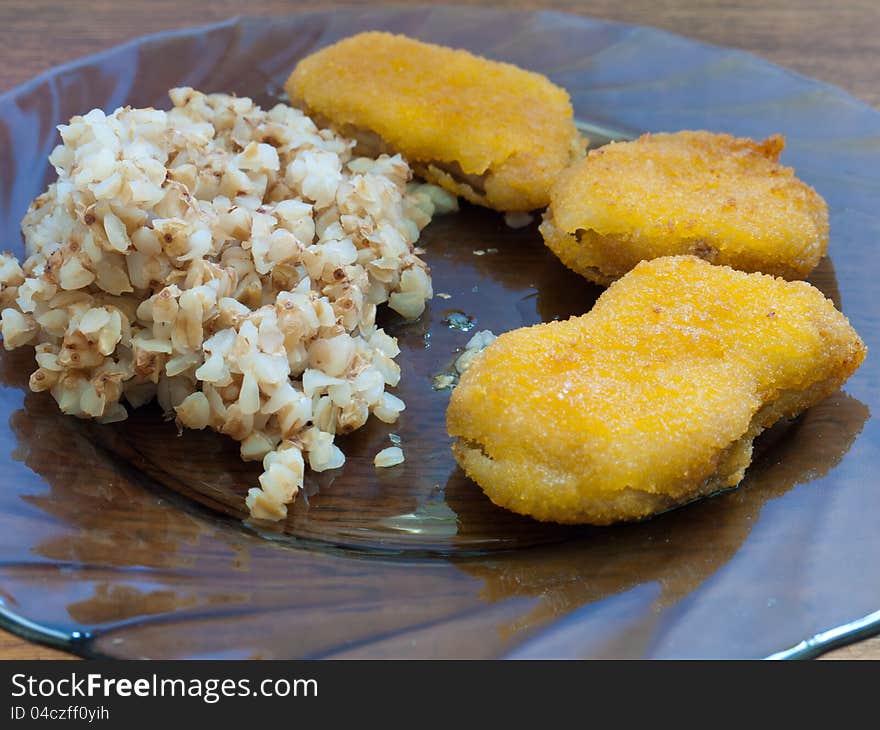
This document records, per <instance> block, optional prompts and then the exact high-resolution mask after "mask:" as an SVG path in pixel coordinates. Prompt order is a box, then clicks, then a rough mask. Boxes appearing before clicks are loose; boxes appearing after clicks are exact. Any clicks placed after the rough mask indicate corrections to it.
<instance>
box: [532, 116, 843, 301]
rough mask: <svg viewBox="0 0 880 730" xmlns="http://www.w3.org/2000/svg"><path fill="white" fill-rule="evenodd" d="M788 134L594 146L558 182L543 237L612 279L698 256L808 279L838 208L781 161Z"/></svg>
mask: <svg viewBox="0 0 880 730" xmlns="http://www.w3.org/2000/svg"><path fill="white" fill-rule="evenodd" d="M784 146H785V139H784V137H782V136H781V135H776V136H773V137H769V138H767V139H765V140H764V141H763V142H760V143H756V142H754V141H752V140H750V139H738V138H736V137H731V136H730V135H727V134H712V133H710V132H676V133H675V134H646V135H644V136H642V137H639V139H637V140H635V141H634V142H618V143H613V144H609V145H606V146H604V147H600V148H599V149H596V150H593V151H591V152H590V154H589V155H588V156H587V157H586V158H584V159H583V160H581V161H580V162H578V163H576V164H574V165H572V166H571V167H570V168H569V169H567V170H566V171H565V172H564V173H563V174H562V175H561V176H560V178H559V180H558V181H557V182H556V184H555V185H554V186H553V188H552V190H551V193H550V207H549V208H548V209H547V211H546V212H545V214H544V222H543V223H542V225H541V233H542V234H543V236H544V241H545V243H546V244H547V246H549V247H550V249H551V250H552V251H553V252H554V253H555V254H556V255H557V256H558V257H559V258H560V259H561V260H562V262H563V263H564V264H565V265H566V266H568V267H569V268H570V269H572V270H574V271H576V272H577V273H579V274H581V275H582V276H585V277H586V278H587V279H590V280H591V281H594V282H596V283H599V284H606V285H607V284H610V283H611V282H612V281H614V280H615V279H617V278H619V277H621V276H623V275H624V274H625V273H626V272H627V271H629V270H630V269H632V268H633V267H634V266H635V265H636V264H637V263H638V262H639V261H643V260H646V259H653V258H657V257H659V256H672V255H676V254H693V255H695V256H699V257H700V258H703V259H706V260H707V261H710V262H712V263H714V264H724V265H727V266H732V267H733V268H735V269H740V270H742V271H761V272H763V273H765V274H773V275H774V276H782V277H784V278H786V279H801V278H804V277H805V276H806V275H807V274H809V273H810V271H812V270H813V268H814V267H815V266H816V264H817V263H819V259H821V258H822V256H823V254H824V253H825V249H826V248H827V247H828V207H827V206H826V205H825V201H824V200H823V199H822V197H821V196H820V195H819V194H818V193H817V192H816V191H815V190H813V188H811V187H810V186H809V185H807V184H805V183H803V182H801V181H800V180H798V179H797V178H796V177H795V176H794V173H793V171H792V169H791V168H789V167H783V166H782V165H780V164H778V162H777V159H778V158H779V153H780V152H782V148H783V147H784Z"/></svg>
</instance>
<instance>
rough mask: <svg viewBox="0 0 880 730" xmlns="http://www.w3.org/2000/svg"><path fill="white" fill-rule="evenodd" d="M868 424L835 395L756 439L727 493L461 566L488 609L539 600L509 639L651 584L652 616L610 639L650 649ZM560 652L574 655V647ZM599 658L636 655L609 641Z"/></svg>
mask: <svg viewBox="0 0 880 730" xmlns="http://www.w3.org/2000/svg"><path fill="white" fill-rule="evenodd" d="M869 416H870V413H869V410H868V407H867V406H866V405H865V404H863V403H862V402H861V401H858V400H856V399H855V398H852V397H850V396H849V395H847V394H846V393H844V392H838V393H836V394H834V395H832V396H830V397H829V398H827V399H826V400H825V401H823V402H822V403H820V404H818V405H816V406H814V407H813V408H811V409H809V410H808V411H806V412H805V413H804V414H802V415H801V416H800V417H798V418H797V419H795V420H794V421H792V422H782V423H780V424H777V425H776V426H774V427H773V428H771V429H769V430H768V431H766V432H765V433H764V434H762V436H760V437H759V438H758V439H757V440H756V442H755V450H756V455H755V459H754V461H753V463H752V465H751V466H750V467H749V468H748V470H747V471H746V476H745V479H744V480H743V481H742V482H741V483H740V485H739V486H737V487H735V488H733V489H730V490H726V491H724V492H721V493H719V494H717V495H715V496H713V497H709V498H706V499H703V500H700V501H698V502H694V503H691V504H689V505H685V506H683V507H679V508H677V509H675V510H672V511H670V512H667V513H665V514H662V515H659V516H657V517H654V518H652V519H649V520H645V521H644V522H640V523H635V524H628V525H614V526H610V527H601V528H593V529H592V530H590V531H589V532H587V534H584V535H583V536H581V537H580V538H579V539H577V540H574V541H571V542H570V543H569V544H568V545H566V548H565V549H564V550H556V551H554V550H551V549H548V548H536V549H535V550H530V551H528V552H526V553H523V554H520V555H518V556H517V557H516V560H511V559H510V556H508V555H505V554H498V555H494V556H488V557H485V558H479V559H471V560H461V561H459V562H458V565H459V567H460V568H461V569H462V570H463V571H465V572H467V573H468V574H469V575H472V576H478V577H480V578H482V579H483V580H484V581H485V585H484V588H483V593H482V595H483V597H484V598H485V599H486V600H487V601H488V602H489V603H495V602H499V601H504V600H507V599H510V598H512V597H514V596H517V597H531V598H536V599H538V603H537V604H536V605H535V607H534V608H533V609H532V610H531V611H530V612H529V613H528V614H523V615H521V616H519V617H517V618H516V619H515V620H514V621H513V622H510V623H508V624H506V625H504V626H503V627H502V628H501V631H502V632H504V633H505V634H506V635H508V636H523V635H529V634H537V635H540V629H541V627H543V626H547V625H549V624H550V623H552V622H554V621H555V620H557V619H559V618H561V617H562V616H565V615H567V614H570V613H571V612H573V611H576V610H577V609H579V608H581V607H584V606H587V605H590V604H593V603H597V602H599V601H602V600H603V599H606V598H609V597H611V596H618V595H622V594H625V593H626V592H628V591H631V590H633V589H635V588H637V587H639V586H645V585H648V584H652V583H654V584H656V585H657V586H658V587H659V592H658V594H657V596H656V598H655V599H653V604H654V609H655V610H653V611H652V612H651V613H650V615H649V616H648V617H647V618H643V619H642V623H641V624H640V625H638V626H635V627H630V629H629V630H628V631H626V632H623V634H622V635H621V636H618V637H616V638H615V641H618V642H619V641H624V642H627V643H628V644H631V643H633V642H639V641H645V642H647V641H648V639H649V637H650V636H651V634H652V630H653V628H654V626H653V625H652V622H653V621H659V620H660V618H659V617H660V614H661V610H662V609H664V608H667V607H670V606H673V605H675V604H677V603H678V602H680V601H681V600H682V599H683V598H684V597H686V596H687V595H689V594H690V593H692V592H693V591H694V590H696V589H697V588H698V587H699V586H700V585H702V584H703V583H704V582H706V581H707V580H708V579H709V578H711V576H712V575H714V574H715V573H716V572H718V571H719V570H720V569H721V568H722V567H723V566H724V565H725V564H726V563H727V562H728V561H729V560H730V559H731V558H732V557H733V556H734V555H736V553H737V552H738V551H739V549H740V548H741V547H742V545H743V544H744V543H745V542H746V540H747V538H748V536H749V533H750V532H751V530H752V527H753V526H754V525H755V524H756V523H757V521H758V518H759V516H760V513H761V510H762V509H763V508H764V506H765V505H766V504H767V503H768V502H770V501H772V500H774V499H777V498H779V497H781V496H783V495H784V494H786V493H787V492H789V491H790V490H791V489H792V488H794V487H795V486H797V485H808V484H810V483H811V482H814V481H816V480H821V479H822V478H823V477H824V476H825V475H827V474H828V473H829V472H830V471H831V470H832V469H833V468H834V467H835V466H836V465H837V464H838V463H839V462H840V460H841V459H842V458H843V457H844V455H845V454H846V453H847V452H848V451H849V449H850V447H851V446H852V445H853V443H854V442H855V440H856V439H857V437H858V435H859V434H860V433H861V431H862V428H863V426H864V424H865V422H866V421H867V420H868V418H869ZM811 486H812V485H811ZM816 488H821V485H817V487H816ZM792 549H794V548H792ZM609 636H611V634H609ZM590 651H591V656H592V655H593V654H592V652H593V651H595V649H594V648H593V649H591V650H590ZM566 653H567V654H570V655H571V656H572V657H575V656H577V655H578V647H577V646H576V645H572V646H570V647H568V648H567V649H566ZM600 653H603V654H606V655H607V656H620V655H624V654H625V655H639V654H640V652H639V651H636V652H633V651H631V647H630V650H627V651H624V647H622V646H618V645H616V644H613V642H610V643H609V644H608V646H605V647H603V648H602V651H601V652H600Z"/></svg>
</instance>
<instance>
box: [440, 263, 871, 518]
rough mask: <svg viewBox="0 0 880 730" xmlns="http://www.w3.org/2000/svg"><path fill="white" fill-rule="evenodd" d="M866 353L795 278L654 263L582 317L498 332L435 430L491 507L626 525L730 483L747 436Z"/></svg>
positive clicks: (793, 409)
mask: <svg viewBox="0 0 880 730" xmlns="http://www.w3.org/2000/svg"><path fill="white" fill-rule="evenodd" d="M864 357H865V346H864V344H863V343H862V341H861V340H860V339H859V337H858V335H857V334H856V332H855V331H854V330H853V329H852V327H851V326H850V325H849V322H848V321H847V319H846V317H844V316H843V315H842V314H841V313H840V312H838V311H837V310H836V309H835V308H834V305H833V304H832V303H831V302H830V301H829V300H828V299H826V298H825V297H824V296H823V295H822V293H821V292H820V291H819V290H818V289H815V288H814V287H812V286H810V285H809V284H807V283H806V282H800V281H799V282H787V281H784V280H782V279H778V278H773V277H770V276H766V275H762V274H745V273H742V272H739V271H734V270H733V269H730V268H728V267H722V266H713V265H711V264H708V263H706V262H705V261H702V260H701V259H698V258H696V257H694V256H674V257H664V258H659V259H654V260H653V261H649V262H643V263H640V264H638V265H637V266H636V267H635V269H633V270H632V271H631V272H630V273H629V274H627V275H626V276H624V277H623V278H622V279H620V280H619V281H618V282H616V283H614V284H613V285H612V286H611V287H610V288H609V289H608V290H607V291H606V292H605V293H604V294H603V295H602V296H601V297H600V298H599V300H598V301H597V302H596V305H595V307H594V308H593V309H592V310H591V311H590V312H589V313H587V314H585V315H583V316H581V317H575V318H572V319H569V320H567V321H565V322H551V323H548V324H541V325H536V326H534V327H528V328H523V329H519V330H515V331H513V332H509V333H507V334H504V335H501V336H500V337H499V338H498V339H497V340H496V341H495V342H494V343H493V344H491V345H490V346H489V347H488V348H487V349H486V350H485V351H484V352H483V353H482V354H481V355H479V356H478V357H477V358H476V360H475V361H474V363H473V365H471V367H470V368H469V369H468V370H467V372H466V373H465V374H464V375H463V376H462V378H461V382H460V383H459V385H458V386H457V387H456V389H455V390H454V391H453V393H452V400H451V402H450V404H449V409H448V411H447V428H448V431H449V434H450V435H451V436H453V437H456V438H457V441H456V442H455V444H454V446H453V450H454V452H455V456H456V459H457V460H458V463H459V464H460V465H461V466H462V468H464V470H465V471H466V472H467V474H468V476H469V477H471V478H472V479H473V480H474V481H476V482H477V483H478V484H479V485H480V486H481V487H482V488H483V490H484V491H485V492H486V494H487V495H488V496H489V497H490V499H492V501H493V502H495V503H496V504H498V505H500V506H502V507H506V508H508V509H511V510H513V511H514V512H519V513H521V514H526V515H531V516H532V517H535V518H537V519H539V520H548V521H556V522H566V523H592V524H608V523H611V522H616V521H621V520H633V519H639V518H642V517H646V516H648V515H651V514H654V513H657V512H660V511H663V510H665V509H668V508H670V507H673V506H675V505H678V504H682V503H684V502H687V501H690V500H692V499H694V498H696V497H699V496H703V495H706V494H710V493H712V492H715V491H718V490H719V489H723V488H725V487H730V486H733V485H735V484H737V483H738V482H739V481H740V480H741V479H742V477H743V472H744V470H745V468H746V467H747V466H748V464H749V463H750V461H751V453H752V441H753V439H754V438H755V436H756V435H757V434H759V433H760V432H761V431H762V430H764V429H765V428H767V427H769V426H771V425H772V424H773V423H774V422H775V421H777V420H779V419H780V418H787V417H791V416H794V415H795V414H797V413H799V412H800V411H802V410H803V409H805V408H807V407H809V406H810V405H813V404H814V403H817V402H818V401H820V400H821V399H822V398H824V397H825V396H827V395H829V394H830V393H832V392H834V391H835V390H837V389H838V388H839V387H840V385H841V384H842V383H843V382H844V381H845V380H846V379H847V378H848V377H849V376H850V375H851V374H852V373H853V372H854V371H855V370H856V369H857V368H858V366H859V365H860V364H861V362H862V360H863V359H864Z"/></svg>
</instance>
